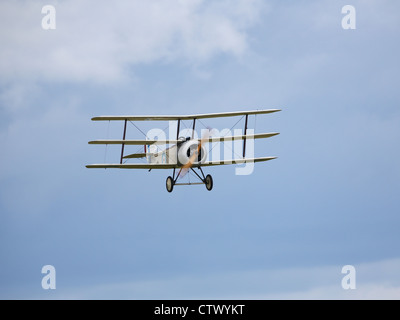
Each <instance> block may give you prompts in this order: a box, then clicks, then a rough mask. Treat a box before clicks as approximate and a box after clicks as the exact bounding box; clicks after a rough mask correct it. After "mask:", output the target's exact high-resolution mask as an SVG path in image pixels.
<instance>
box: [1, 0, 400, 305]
mask: <svg viewBox="0 0 400 320" xmlns="http://www.w3.org/2000/svg"><path fill="white" fill-rule="evenodd" d="M349 4H350V5H351V6H353V8H354V10H355V11H354V12H355V15H354V16H351V17H350V18H351V19H354V20H351V21H353V22H355V29H346V28H344V27H343V26H345V27H346V21H347V22H348V21H349V20H348V19H349V16H348V14H349V12H348V11H345V12H344V13H342V8H343V7H344V6H345V5H349ZM46 5H51V6H52V7H53V8H54V9H55V22H56V23H55V25H54V27H55V29H47V28H46V26H48V22H49V20H48V16H47V14H48V12H47V11H46V10H45V11H44V13H42V9H43V7H44V6H46ZM42 20H43V21H42ZM46 23H47V24H46ZM0 24H1V28H0V148H1V152H0V164H1V166H0V213H1V214H0V298H1V299H396V300H397V299H399V298H400V272H399V270H400V233H399V232H398V229H399V226H400V214H399V213H400V198H399V190H400V166H399V161H398V159H399V157H400V150H399V141H400V107H399V106H400V98H399V93H398V84H399V73H400V62H399V59H398V57H399V56H400V44H399V41H398V34H399V31H400V3H399V2H398V1H394V0H380V1H378V0H364V1H361V0H353V1H351V2H347V1H337V0H335V1H328V0H323V1H316V0H315V1H313V0H310V1H284V2H283V1H261V0H251V1H248V0H246V1H245V0H238V1H228V0H220V1H206V0H188V1H177V0H175V1H173V0H163V1H161V0H159V1H156V0H155V1H138V0H135V1H128V0H121V1H118V2H117V3H113V4H111V3H110V2H109V1H93V0H88V1H84V2H83V1H77V0H65V1H23V0H17V1H10V0H7V1H1V3H0ZM274 108H278V109H281V110H282V111H281V112H277V113H273V114H269V115H258V116H257V117H254V116H253V117H250V118H249V127H251V128H254V129H255V132H256V133H261V132H279V133H280V135H278V136H275V137H272V138H269V139H265V140H264V139H263V140H262V141H255V145H254V151H255V155H256V156H277V157H278V158H277V159H275V160H272V161H268V162H263V163H257V164H255V169H254V172H253V173H252V174H250V175H236V174H235V168H236V167H237V166H235V165H232V166H220V167H210V168H207V169H206V170H205V171H206V173H209V174H212V176H213V179H214V188H213V190H212V191H211V192H210V191H207V190H206V188H204V186H186V187H183V186H179V187H178V186H176V187H175V188H174V190H173V192H172V193H168V192H167V191H166V189H165V179H166V178H167V176H169V175H171V173H172V172H170V170H165V171H164V170H152V171H151V172H148V171H147V170H120V169H107V170H104V169H98V170H97V169H87V168H86V167H85V165H87V164H90V163H102V162H118V161H119V156H120V149H119V147H114V146H108V147H107V148H106V147H105V146H98V145H88V141H90V140H96V139H106V138H109V139H121V138H122V130H123V123H122V122H111V123H107V122H93V121H91V120H90V119H91V118H92V117H94V116H100V115H146V114H148V115H157V114H166V115H169V114H171V115H174V114H184V115H186V114H199V113H207V112H228V111H240V110H255V109H274ZM238 120H240V118H224V119H219V120H213V121H211V119H210V120H206V119H204V120H202V122H203V123H202V124H201V125H202V126H203V127H206V126H211V127H213V128H217V129H219V130H221V129H224V128H227V129H229V128H232V126H234V125H235V123H236V122H237V121H238ZM135 125H137V126H138V128H139V129H140V130H142V131H144V132H146V131H147V130H150V129H152V128H160V129H164V128H165V127H166V126H168V123H164V122H152V123H139V122H137V123H135ZM183 126H187V127H190V126H191V123H190V122H187V123H185V124H183ZM235 128H238V129H241V128H243V120H241V122H240V121H239V123H238V124H237V126H236V127H235ZM199 129H200V127H199ZM140 130H137V129H136V128H135V126H133V125H131V124H129V125H128V130H127V138H129V139H141V138H143V134H142V133H141V132H140ZM133 149H136V148H133ZM133 151H135V150H133ZM188 178H190V176H189V177H185V178H184V179H188ZM191 179H193V178H191ZM46 265H51V266H53V267H54V270H55V278H54V279H55V283H56V288H55V289H45V288H43V286H42V282H43V279H44V277H46V273H42V268H43V267H44V266H46ZM348 265H350V266H353V267H354V272H355V274H353V275H354V278H352V279H353V280H354V282H355V284H356V285H355V288H354V289H351V288H350V289H345V288H344V287H343V285H342V284H343V281H344V280H345V279H347V278H346V276H347V274H346V273H345V272H344V273H342V270H343V267H344V266H348ZM353 280H352V281H353Z"/></svg>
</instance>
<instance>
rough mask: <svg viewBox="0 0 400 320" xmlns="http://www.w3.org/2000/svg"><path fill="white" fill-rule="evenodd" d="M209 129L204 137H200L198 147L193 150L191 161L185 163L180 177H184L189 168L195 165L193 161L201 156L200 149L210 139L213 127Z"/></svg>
mask: <svg viewBox="0 0 400 320" xmlns="http://www.w3.org/2000/svg"><path fill="white" fill-rule="evenodd" d="M207 129H208V130H207V131H206V132H204V134H203V137H202V138H201V139H200V142H199V144H198V146H197V149H196V151H195V152H193V154H192V155H191V156H190V158H189V161H188V162H187V163H186V164H184V165H183V167H182V170H181V173H180V175H179V176H180V177H181V178H183V177H184V176H185V175H186V173H187V172H188V171H189V169H190V168H191V167H192V166H193V163H194V162H195V161H196V159H197V158H198V156H199V153H200V150H201V146H202V145H203V144H204V143H205V142H206V141H207V140H208V138H209V137H210V135H211V129H210V128H207Z"/></svg>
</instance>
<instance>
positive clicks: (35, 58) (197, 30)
mask: <svg viewBox="0 0 400 320" xmlns="http://www.w3.org/2000/svg"><path fill="white" fill-rule="evenodd" d="M44 4H45V3H37V2H28V1H13V2H1V3H0V19H1V21H2V25H3V26H2V28H1V31H0V40H1V43H2V45H1V47H0V74H1V78H0V79H1V80H2V81H3V82H4V81H6V82H7V81H9V80H13V79H24V78H28V79H32V78H33V79H41V80H62V81H63V80H68V81H95V82H106V83H108V82H113V81H116V80H120V79H123V78H124V76H126V74H127V72H126V70H127V69H128V68H129V67H131V66H133V65H135V64H139V63H150V62H154V61H177V60H180V61H181V60H182V61H183V62H185V63H189V64H192V65H196V64H198V63H202V62H204V61H207V60H209V59H210V58H212V57H213V56H215V55H218V54H220V53H227V54H233V55H236V56H240V55H241V54H243V53H244V52H245V51H246V49H247V35H246V30H247V28H249V27H250V26H252V25H253V24H254V23H255V22H256V21H257V19H258V16H259V12H260V8H261V2H260V1H258V0H252V1H244V0H242V1H235V2H231V1H226V0H224V1H218V2H214V1H210V2H206V1H202V0H187V1H176V0H162V1H161V0H159V1H139V0H136V1H128V0H125V1H118V2H115V3H111V2H108V1H102V2H100V1H94V0H92V1H76V0H66V1H62V2H57V3H56V4H54V6H55V8H56V21H57V24H56V30H43V29H42V27H41V20H42V18H43V17H44V14H42V13H41V9H42V6H43V5H44Z"/></svg>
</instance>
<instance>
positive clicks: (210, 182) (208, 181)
mask: <svg viewBox="0 0 400 320" xmlns="http://www.w3.org/2000/svg"><path fill="white" fill-rule="evenodd" d="M205 185H206V188H207V190H208V191H211V189H212V188H213V178H212V177H211V175H209V174H208V175H207V176H206V179H205Z"/></svg>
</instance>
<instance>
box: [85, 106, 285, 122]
mask: <svg viewBox="0 0 400 320" xmlns="http://www.w3.org/2000/svg"><path fill="white" fill-rule="evenodd" d="M277 111H281V110H280V109H266V110H251V111H234V112H219V113H204V114H192V115H171V116H168V115H161V116H160V115H158V116H157V115H155V116H151V115H150V116H129V115H127V116H100V117H93V118H92V120H93V121H114V120H129V121H169V120H193V119H209V118H223V117H235V116H245V115H253V114H267V113H273V112H277Z"/></svg>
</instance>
